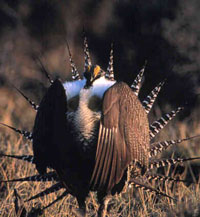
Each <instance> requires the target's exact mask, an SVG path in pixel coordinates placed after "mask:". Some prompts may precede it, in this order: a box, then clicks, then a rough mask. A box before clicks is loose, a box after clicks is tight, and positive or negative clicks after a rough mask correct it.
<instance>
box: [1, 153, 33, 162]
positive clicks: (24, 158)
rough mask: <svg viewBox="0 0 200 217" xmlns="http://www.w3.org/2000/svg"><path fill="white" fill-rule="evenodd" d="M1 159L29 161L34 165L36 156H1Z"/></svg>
mask: <svg viewBox="0 0 200 217" xmlns="http://www.w3.org/2000/svg"><path fill="white" fill-rule="evenodd" d="M0 157H9V158H14V159H18V160H23V161H27V162H29V163H32V164H34V156H33V155H21V156H19V155H8V154H0Z"/></svg>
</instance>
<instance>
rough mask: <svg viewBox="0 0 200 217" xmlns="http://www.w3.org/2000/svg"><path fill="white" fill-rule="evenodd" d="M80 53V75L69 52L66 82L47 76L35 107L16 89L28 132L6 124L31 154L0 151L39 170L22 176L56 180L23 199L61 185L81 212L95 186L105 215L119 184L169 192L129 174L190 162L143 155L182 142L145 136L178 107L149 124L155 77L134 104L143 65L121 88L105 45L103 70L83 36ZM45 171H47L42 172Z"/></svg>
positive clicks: (147, 172) (153, 99)
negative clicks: (28, 118) (30, 115)
mask: <svg viewBox="0 0 200 217" xmlns="http://www.w3.org/2000/svg"><path fill="white" fill-rule="evenodd" d="M84 53H85V68H84V73H83V79H81V76H80V75H79V73H78V71H77V69H76V66H75V64H74V62H73V60H72V56H71V53H70V50H69V56H70V63H71V68H72V79H73V81H67V82H64V83H62V82H61V81H60V80H59V79H56V80H55V81H52V79H51V78H50V77H49V75H47V77H48V79H49V81H50V83H51V86H50V87H49V89H48V91H47V93H46V95H45V96H44V97H43V99H42V101H41V103H40V105H39V106H37V105H36V104H35V103H34V102H32V101H31V100H30V99H29V98H28V97H26V96H25V95H24V94H23V93H22V92H21V91H20V93H21V94H22V95H23V96H24V97H25V98H26V99H27V100H28V102H29V103H30V104H31V105H32V107H33V108H34V109H35V110H37V114H36V119H35V124H34V128H33V133H29V132H27V131H21V130H18V129H15V128H13V127H10V126H8V127H10V128H11V129H13V130H15V131H17V132H18V133H21V134H23V135H24V136H25V137H26V138H28V139H31V140H32V141H33V152H34V156H33V157H31V156H12V155H2V156H7V157H13V158H18V159H22V160H26V161H29V162H32V163H34V164H35V165H36V168H37V170H38V172H39V173H40V175H36V176H32V177H28V178H25V179H26V180H27V179H29V180H32V181H33V180H37V181H44V180H46V181H49V180H51V179H53V180H56V181H58V183H57V184H55V185H53V186H52V187H51V188H49V189H47V190H45V191H44V192H41V193H40V194H38V195H35V196H34V197H32V198H30V199H29V200H31V199H35V198H37V197H40V196H43V195H45V194H48V193H51V192H53V191H56V190H59V189H60V188H65V189H66V192H64V194H63V195H62V196H61V197H63V196H65V195H67V194H71V195H73V196H75V197H76V198H77V201H78V204H79V207H80V210H79V211H78V213H79V215H82V216H83V215H85V213H86V210H85V199H86V197H87V196H88V193H89V192H90V191H97V198H98V200H99V202H100V208H99V215H101V216H105V213H106V204H107V203H106V198H108V196H110V195H114V194H115V193H120V192H121V191H122V189H123V188H124V186H125V185H129V184H133V185H135V186H136V187H142V188H143V189H148V190H151V191H154V192H156V193H157V194H161V195H164V196H167V197H169V196H168V195H166V194H164V193H162V192H160V191H158V190H156V189H153V188H151V187H150V186H148V185H147V184H145V183H144V182H141V181H140V179H137V178H141V177H143V176H145V177H146V179H147V180H150V179H159V176H154V177H153V176H151V175H150V170H151V169H154V168H157V167H159V166H160V165H161V166H164V165H168V164H174V163H176V162H182V161H186V160H193V158H190V159H170V160H168V161H159V162H154V161H152V159H151V157H152V156H155V155H156V154H157V153H158V152H161V151H162V150H163V149H166V148H167V147H168V146H169V145H172V144H175V143H180V142H182V141H183V140H171V141H164V142H160V143H156V144H153V145H151V146H150V139H151V138H153V137H154V136H155V135H156V134H157V133H158V132H159V131H160V130H161V129H162V128H163V127H164V126H165V125H166V124H167V123H168V121H169V120H171V119H172V118H173V117H174V116H175V115H176V114H177V113H178V112H179V111H180V110H181V109H182V108H181V107H180V108H178V109H177V110H175V111H172V112H171V113H169V114H166V115H165V116H163V117H162V118H160V119H159V120H158V121H155V122H154V123H153V124H152V125H150V126H149V122H148V118H147V114H148V113H149V111H150V109H151V107H152V105H153V102H154V101H155V99H156V97H157V95H158V93H159V91H160V89H161V87H162V85H163V82H161V83H160V84H159V85H158V86H157V87H156V88H155V89H154V90H153V91H152V92H151V93H150V94H149V96H148V97H147V98H146V99H145V100H144V101H143V102H142V103H141V102H140V101H139V99H138V97H137V95H138V92H139V87H140V83H141V80H142V76H143V72H144V68H143V69H142V70H141V71H140V73H139V74H138V76H137V77H136V79H135V81H134V82H133V84H132V86H131V87H129V86H128V85H127V84H126V83H124V82H116V81H115V80H114V74H113V50H112V49H111V55H110V61H109V66H108V69H107V71H106V72H105V71H104V70H102V69H101V68H100V66H98V65H92V63H91V60H90V55H89V52H88V45H87V40H86V38H85V40H84ZM18 91H19V90H18ZM6 126H7V125H6ZM187 139H190V138H186V139H185V140H187ZM47 168H52V169H53V170H54V171H55V172H51V173H47ZM127 174H128V175H127ZM167 178H168V179H170V177H165V179H167ZM25 179H21V181H25ZM171 180H174V179H172V178H171ZM10 181H20V179H18V180H10ZM175 181H176V180H175ZM47 207H49V206H47ZM47 207H46V208H47ZM77 215H78V214H77Z"/></svg>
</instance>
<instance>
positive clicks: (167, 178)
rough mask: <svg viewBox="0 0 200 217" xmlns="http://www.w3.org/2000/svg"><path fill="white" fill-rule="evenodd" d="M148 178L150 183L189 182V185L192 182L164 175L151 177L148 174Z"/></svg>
mask: <svg viewBox="0 0 200 217" xmlns="http://www.w3.org/2000/svg"><path fill="white" fill-rule="evenodd" d="M146 178H147V179H148V180H149V181H161V182H163V183H166V182H173V183H174V182H187V183H189V182H190V181H188V180H183V179H179V178H177V179H174V178H172V177H170V176H163V175H149V174H146Z"/></svg>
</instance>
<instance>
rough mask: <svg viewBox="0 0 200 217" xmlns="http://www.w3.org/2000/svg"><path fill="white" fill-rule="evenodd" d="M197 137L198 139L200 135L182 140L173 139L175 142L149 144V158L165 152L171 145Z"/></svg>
mask: <svg viewBox="0 0 200 217" xmlns="http://www.w3.org/2000/svg"><path fill="white" fill-rule="evenodd" d="M197 137H200V135H197V136H193V137H188V138H184V139H175V140H168V141H162V142H156V143H153V144H151V148H150V157H153V156H156V155H157V154H158V153H161V152H162V151H164V150H166V149H167V148H168V147H169V146H171V145H174V144H178V143H181V142H184V141H188V140H191V139H195V138H197Z"/></svg>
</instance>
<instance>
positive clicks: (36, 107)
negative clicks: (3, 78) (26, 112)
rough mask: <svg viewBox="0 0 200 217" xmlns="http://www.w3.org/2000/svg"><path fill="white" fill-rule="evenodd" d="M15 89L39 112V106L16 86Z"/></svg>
mask: <svg viewBox="0 0 200 217" xmlns="http://www.w3.org/2000/svg"><path fill="white" fill-rule="evenodd" d="M14 88H15V89H16V90H17V91H18V92H19V93H20V94H21V95H22V96H23V97H24V98H25V99H26V101H27V102H28V103H29V104H30V105H31V107H32V108H33V109H34V110H35V111H37V110H38V109H39V105H36V103H35V102H33V101H32V100H31V99H30V98H28V97H27V96H26V95H25V94H24V93H23V92H22V91H21V90H19V89H18V88H17V87H15V86H14Z"/></svg>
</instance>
